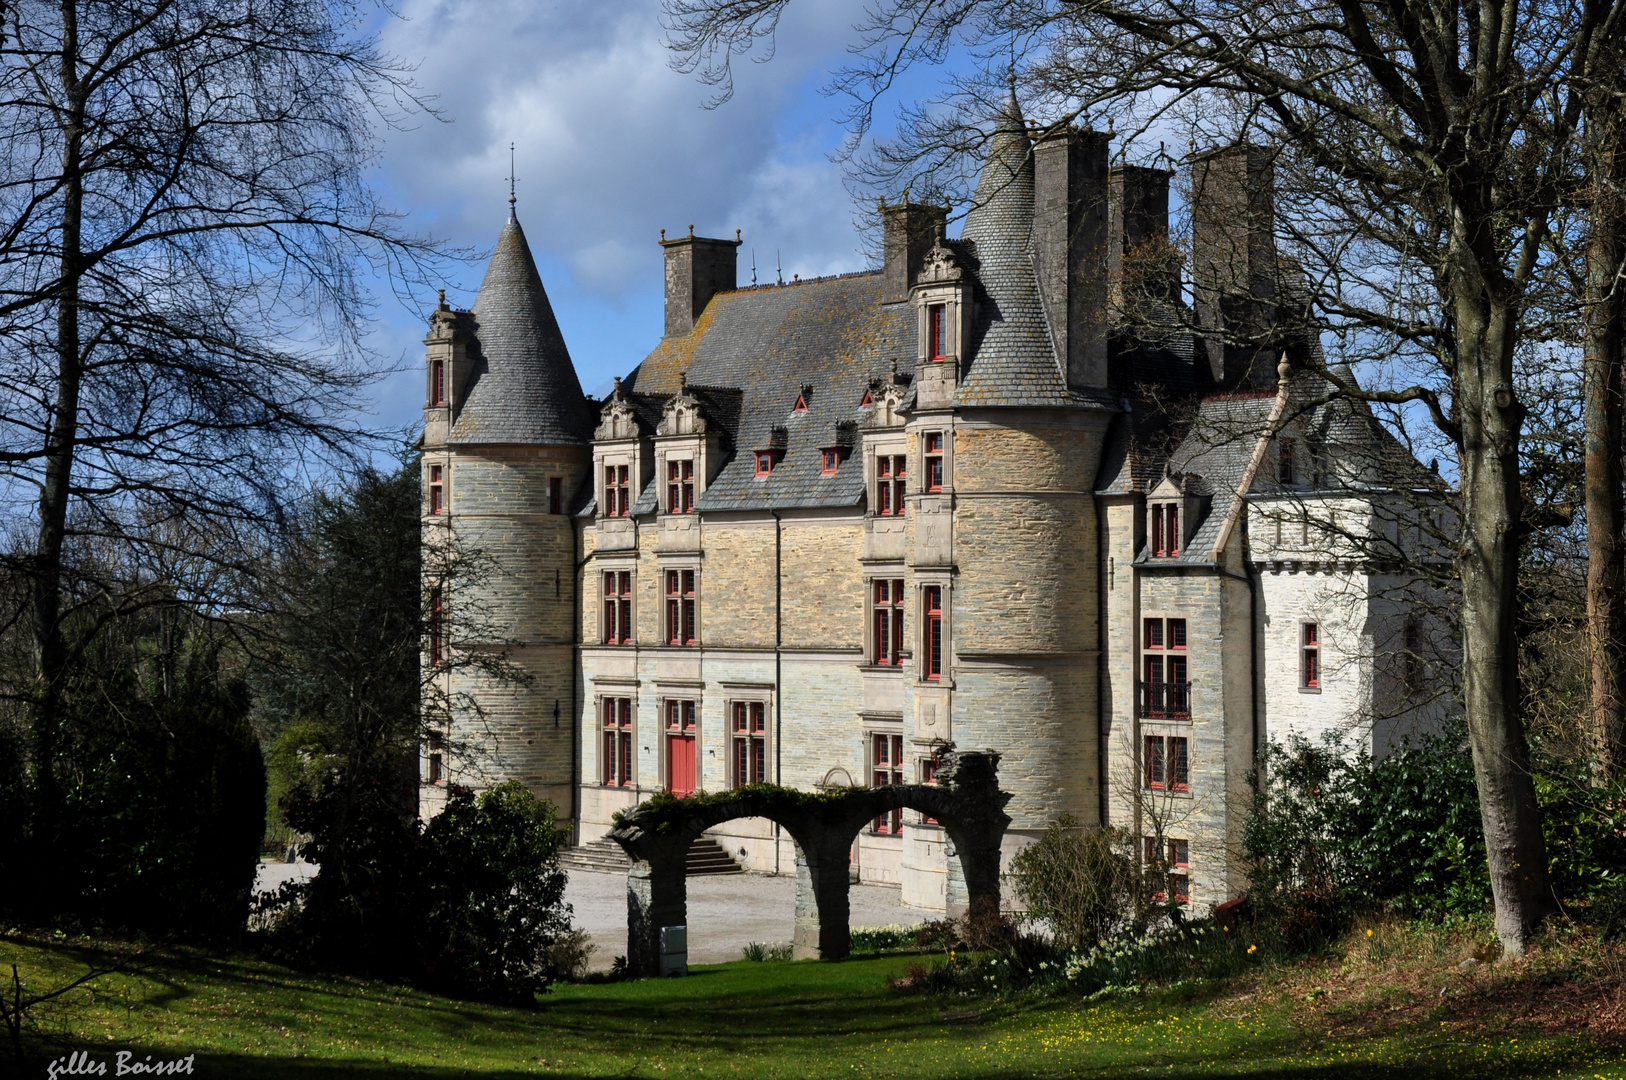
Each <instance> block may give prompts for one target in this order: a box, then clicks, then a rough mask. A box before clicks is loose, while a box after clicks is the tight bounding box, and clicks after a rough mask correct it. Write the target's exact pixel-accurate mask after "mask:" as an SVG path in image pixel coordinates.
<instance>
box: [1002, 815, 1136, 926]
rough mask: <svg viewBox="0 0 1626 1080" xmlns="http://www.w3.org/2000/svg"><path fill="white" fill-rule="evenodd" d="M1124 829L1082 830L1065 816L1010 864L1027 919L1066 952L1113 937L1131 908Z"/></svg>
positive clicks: (1132, 880)
mask: <svg viewBox="0 0 1626 1080" xmlns="http://www.w3.org/2000/svg"><path fill="white" fill-rule="evenodd" d="M1124 844H1125V840H1124V834H1123V832H1122V830H1116V829H1081V828H1079V825H1078V822H1077V821H1075V820H1074V819H1073V818H1071V817H1069V816H1067V815H1065V814H1064V815H1062V816H1061V817H1059V818H1057V819H1056V820H1055V821H1052V822H1051V823H1050V824H1049V826H1048V827H1046V829H1045V832H1044V835H1043V836H1042V837H1040V838H1039V839H1038V840H1037V841H1035V842H1034V843H1032V844H1029V845H1028V846H1027V847H1025V848H1023V849H1022V850H1021V851H1020V852H1018V853H1017V855H1016V857H1015V858H1014V859H1012V860H1011V870H1010V876H1011V880H1012V882H1013V883H1014V885H1015V887H1016V893H1017V895H1018V896H1020V897H1021V898H1022V901H1023V902H1024V903H1025V904H1026V905H1027V909H1028V914H1029V915H1030V916H1031V917H1032V918H1035V919H1042V920H1044V921H1045V922H1046V923H1047V924H1048V925H1049V927H1050V932H1051V935H1052V936H1053V937H1054V939H1055V942H1056V944H1057V945H1059V946H1061V947H1062V948H1079V947H1082V946H1085V945H1087V944H1092V943H1094V942H1096V941H1099V940H1101V939H1102V938H1105V937H1107V936H1109V935H1110V934H1111V933H1112V932H1113V931H1114V930H1115V929H1117V928H1118V927H1119V926H1120V925H1121V924H1122V923H1123V922H1124V921H1125V919H1126V917H1127V916H1128V915H1129V914H1130V912H1131V911H1132V909H1133V903H1134V898H1135V873H1134V865H1133V863H1131V861H1130V859H1129V858H1128V856H1126V855H1125V854H1124V852H1123V850H1122V849H1123V847H1124Z"/></svg>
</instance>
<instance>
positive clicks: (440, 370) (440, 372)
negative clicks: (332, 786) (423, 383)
mask: <svg viewBox="0 0 1626 1080" xmlns="http://www.w3.org/2000/svg"><path fill="white" fill-rule="evenodd" d="M429 404H431V405H444V404H446V361H444V360H436V361H435V362H434V363H432V364H430V365H429Z"/></svg>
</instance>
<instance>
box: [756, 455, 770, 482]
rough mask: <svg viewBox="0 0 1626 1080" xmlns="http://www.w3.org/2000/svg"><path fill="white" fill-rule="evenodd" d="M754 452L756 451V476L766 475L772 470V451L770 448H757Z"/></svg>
mask: <svg viewBox="0 0 1626 1080" xmlns="http://www.w3.org/2000/svg"><path fill="white" fill-rule="evenodd" d="M756 453H757V475H758V476H767V475H768V474H770V473H772V472H773V457H774V454H773V451H772V450H758V451H757V452H756Z"/></svg>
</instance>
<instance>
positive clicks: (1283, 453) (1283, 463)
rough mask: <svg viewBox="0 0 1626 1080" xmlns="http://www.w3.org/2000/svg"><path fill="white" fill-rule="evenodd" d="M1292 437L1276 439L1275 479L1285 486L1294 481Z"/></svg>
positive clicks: (1293, 444)
mask: <svg viewBox="0 0 1626 1080" xmlns="http://www.w3.org/2000/svg"><path fill="white" fill-rule="evenodd" d="M1294 446H1295V443H1294V440H1292V439H1277V440H1276V480H1277V482H1278V483H1280V484H1282V485H1284V486H1286V485H1291V484H1293V483H1294V479H1293V478H1294V475H1295V474H1294V472H1293V448H1294Z"/></svg>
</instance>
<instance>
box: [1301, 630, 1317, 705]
mask: <svg viewBox="0 0 1626 1080" xmlns="http://www.w3.org/2000/svg"><path fill="white" fill-rule="evenodd" d="M1299 688H1300V689H1301V690H1319V689H1320V688H1321V624H1320V623H1317V622H1302V623H1299Z"/></svg>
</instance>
